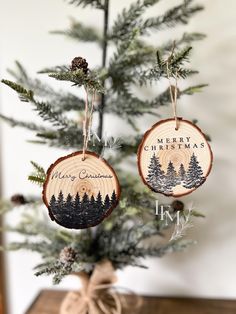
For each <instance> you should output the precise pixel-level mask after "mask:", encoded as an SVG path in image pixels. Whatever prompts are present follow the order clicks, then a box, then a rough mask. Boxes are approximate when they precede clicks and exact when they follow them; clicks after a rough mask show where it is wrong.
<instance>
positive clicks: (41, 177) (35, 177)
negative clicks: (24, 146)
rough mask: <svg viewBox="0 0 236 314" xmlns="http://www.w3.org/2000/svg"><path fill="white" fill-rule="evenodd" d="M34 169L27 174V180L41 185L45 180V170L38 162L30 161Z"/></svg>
mask: <svg viewBox="0 0 236 314" xmlns="http://www.w3.org/2000/svg"><path fill="white" fill-rule="evenodd" d="M31 164H32V166H33V168H34V171H33V172H32V173H31V174H30V175H29V176H28V180H29V181H31V182H33V183H35V184H38V185H40V186H42V185H43V184H44V182H45V180H46V172H45V170H44V169H43V167H41V166H40V165H39V164H37V163H36V162H34V161H31Z"/></svg>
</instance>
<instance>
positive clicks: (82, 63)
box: [70, 57, 88, 74]
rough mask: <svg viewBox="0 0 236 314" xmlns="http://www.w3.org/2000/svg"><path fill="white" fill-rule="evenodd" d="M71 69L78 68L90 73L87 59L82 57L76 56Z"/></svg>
mask: <svg viewBox="0 0 236 314" xmlns="http://www.w3.org/2000/svg"><path fill="white" fill-rule="evenodd" d="M70 69H71V71H76V70H78V69H82V70H83V72H84V74H87V73H88V62H87V61H86V59H83V58H82V57H76V58H74V59H73V60H72V62H71V67H70Z"/></svg>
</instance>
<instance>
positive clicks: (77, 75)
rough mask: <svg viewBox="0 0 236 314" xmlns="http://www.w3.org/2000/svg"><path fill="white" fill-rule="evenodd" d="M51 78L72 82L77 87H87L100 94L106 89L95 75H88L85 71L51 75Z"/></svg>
mask: <svg viewBox="0 0 236 314" xmlns="http://www.w3.org/2000/svg"><path fill="white" fill-rule="evenodd" d="M49 76H50V77H53V78H55V79H56V80H59V81H68V82H72V83H73V85H75V86H85V87H86V88H87V89H90V90H94V91H96V92H98V93H104V92H105V91H104V88H103V86H102V84H101V83H100V81H99V79H98V78H97V77H96V74H95V73H91V72H90V73H89V74H88V75H87V74H85V73H84V72H83V70H80V69H79V70H76V71H66V72H55V73H50V74H49Z"/></svg>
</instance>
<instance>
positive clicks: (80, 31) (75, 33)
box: [51, 20, 102, 45]
mask: <svg viewBox="0 0 236 314" xmlns="http://www.w3.org/2000/svg"><path fill="white" fill-rule="evenodd" d="M51 34H55V35H64V36H66V37H69V38H71V39H75V40H78V41H83V42H96V43H98V44H99V45H101V43H102V38H101V36H100V35H99V33H98V32H97V30H96V29H95V28H94V27H91V26H90V27H88V26H84V25H83V24H82V23H80V22H77V21H75V20H71V25H70V28H69V29H67V30H56V31H51Z"/></svg>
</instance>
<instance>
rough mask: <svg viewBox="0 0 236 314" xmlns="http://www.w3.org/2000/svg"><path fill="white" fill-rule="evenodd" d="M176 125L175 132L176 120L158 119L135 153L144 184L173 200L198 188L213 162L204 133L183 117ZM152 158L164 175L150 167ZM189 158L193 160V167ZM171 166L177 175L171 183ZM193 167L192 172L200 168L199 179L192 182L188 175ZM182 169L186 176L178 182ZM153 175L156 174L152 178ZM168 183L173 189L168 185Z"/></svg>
mask: <svg viewBox="0 0 236 314" xmlns="http://www.w3.org/2000/svg"><path fill="white" fill-rule="evenodd" d="M178 126H179V127H178V130H176V122H175V119H166V120H161V121H159V122H158V123H156V124H154V125H153V126H152V127H151V129H149V130H148V131H147V132H146V133H145V134H144V137H143V139H142V141H141V143H140V145H139V148H138V153H137V159H138V160H137V162H138V169H139V174H140V176H141V178H142V180H143V182H144V184H146V185H147V186H148V187H149V188H150V189H151V190H153V191H154V192H157V193H161V194H164V195H166V196H173V197H180V196H183V195H186V194H189V193H191V192H193V191H194V190H195V189H196V188H198V187H199V186H201V185H202V184H203V183H204V182H205V180H206V178H207V176H208V175H209V173H210V171H211V167H212V161H213V154H212V151H211V148H210V145H209V144H208V142H207V140H206V137H205V135H204V133H203V132H202V131H201V130H200V129H199V128H198V127H197V126H196V125H195V124H193V123H191V122H190V121H188V120H184V119H182V118H178ZM153 156H155V157H156V158H157V160H158V161H157V163H159V166H158V167H159V169H160V170H161V171H162V172H163V175H161V174H160V171H157V168H158V167H157V166H156V165H154V164H152V158H154V157H153ZM192 158H194V159H195V164H194V165H193V164H192V162H193V161H192ZM170 164H171V165H170ZM170 166H172V167H173V170H174V171H175V173H176V175H175V178H173V180H172V179H170V178H171V173H170V172H169V171H170V169H169V167H170ZM193 166H195V172H196V171H197V167H198V168H200V169H198V171H201V172H202V173H201V177H199V178H196V174H192V177H193V178H192V179H191V176H190V174H189V175H188V176H187V174H188V171H190V170H189V169H191V167H193ZM181 167H183V169H184V172H185V173H186V176H185V178H181V180H180V175H178V174H179V171H180V169H181ZM153 173H156V177H155V179H154V177H153V176H154V174H153ZM157 173H158V174H157ZM162 176H163V178H162ZM172 176H173V175H172ZM168 178H169V180H168ZM196 179H197V180H196ZM169 181H171V182H172V183H173V186H170V182H169ZM175 181H176V182H175ZM198 181H199V182H198Z"/></svg>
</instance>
